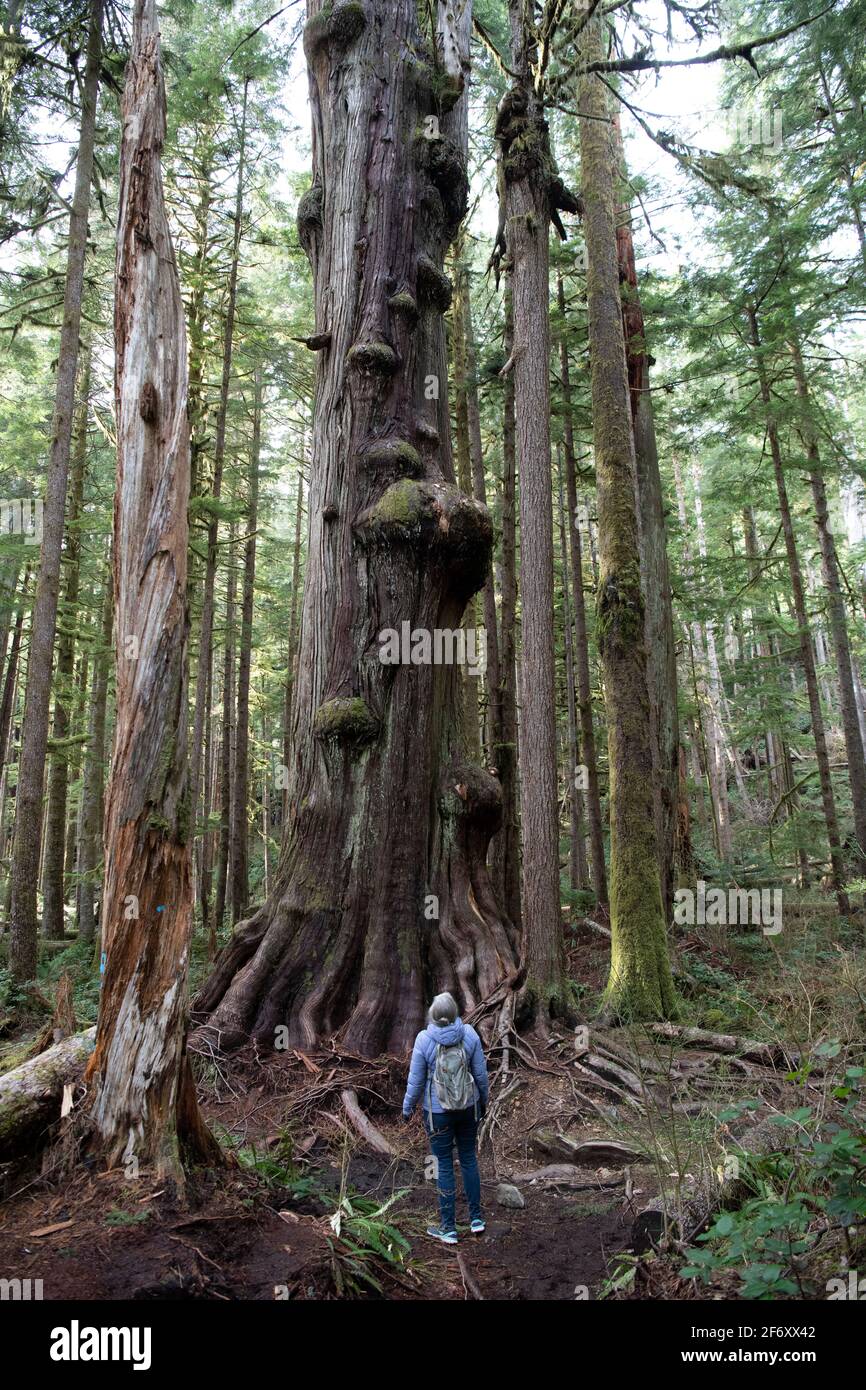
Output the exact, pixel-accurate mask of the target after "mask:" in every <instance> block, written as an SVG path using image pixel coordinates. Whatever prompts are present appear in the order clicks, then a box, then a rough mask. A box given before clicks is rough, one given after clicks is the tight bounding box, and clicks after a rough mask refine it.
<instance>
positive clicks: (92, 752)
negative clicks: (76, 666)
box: [76, 570, 114, 941]
mask: <svg viewBox="0 0 866 1390" xmlns="http://www.w3.org/2000/svg"><path fill="white" fill-rule="evenodd" d="M113 625H114V594H113V592H112V580H111V571H110V570H109V573H108V574H107V575H106V580H105V597H104V599H103V603H102V624H101V632H100V636H99V648H98V651H97V652H96V655H95V657H94V666H95V673H94V681H93V703H92V705H91V707H90V729H89V734H90V738H89V740H88V748H87V757H86V759H85V764H84V786H83V788H82V792H81V800H82V808H81V846H80V853H79V859H78V874H79V877H78V891H77V895H76V897H77V911H76V916H77V919H78V936H79V939H80V940H81V941H93V939H94V937H95V935H96V925H97V919H96V911H95V897H96V882H95V880H96V870H97V865H98V863H99V858H100V848H101V831H102V823H101V822H102V805H103V779H104V776H105V725H106V715H107V711H108V677H109V657H110V653H111V633H112V628H113ZM101 900H102V894H100V901H101Z"/></svg>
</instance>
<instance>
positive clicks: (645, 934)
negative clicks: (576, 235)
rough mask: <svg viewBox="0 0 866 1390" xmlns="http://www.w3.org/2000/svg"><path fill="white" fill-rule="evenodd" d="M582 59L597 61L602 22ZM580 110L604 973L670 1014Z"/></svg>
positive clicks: (591, 189) (643, 703)
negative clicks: (606, 799) (603, 770)
mask: <svg viewBox="0 0 866 1390" xmlns="http://www.w3.org/2000/svg"><path fill="white" fill-rule="evenodd" d="M582 56H583V58H584V59H585V61H587V62H592V61H598V60H600V59H603V57H604V53H603V46H602V28H601V21H600V20H599V19H597V18H593V19H591V20H590V21H589V23H588V24H587V26H586V29H585V31H584V42H583V46H582ZM578 97H579V99H578V106H579V109H580V111H581V113H582V117H581V121H580V148H581V167H582V176H583V201H584V207H585V229H586V246H587V254H588V260H589V267H588V273H587V296H588V307H589V335H590V337H589V341H590V361H591V365H592V418H593V437H594V441H595V460H596V479H597V489H598V546H599V588H598V600H597V603H598V634H599V647H600V651H601V659H602V669H603V673H604V686H605V703H606V709H607V729H608V760H609V766H610V859H611V866H610V917H611V969H610V978H609V981H608V986H607V990H606V994H605V1006H606V1008H607V1009H608V1011H609V1012H610V1013H611V1014H613V1015H616V1016H622V1017H628V1018H638V1019H640V1018H668V1017H670V1016H671V1015H672V1014H674V1013H675V1012H676V1009H677V1001H676V996H675V993H674V987H673V980H672V977H671V969H670V961H669V959H668V950H667V937H666V931H665V912H664V904H663V902H662V895H661V884H660V879H659V869H658V854H657V846H656V833H655V807H654V798H653V786H652V773H653V744H652V724H651V718H650V696H649V688H648V684H647V655H646V630H645V605H644V596H643V592H642V586H641V566H640V540H639V532H638V522H637V514H636V492H635V488H636V476H635V472H636V469H635V456H634V440H633V435H632V418H631V403H630V400H629V388H628V379H627V376H626V358H625V341H624V337H623V324H622V313H621V304H620V289H619V269H618V264H617V249H616V220H615V214H614V207H615V203H614V171H615V159H614V152H613V148H612V140H611V132H610V113H609V110H608V102H607V89H606V88H605V87H604V85H603V84H602V82H601V81H600V79H599V78H598V77H597V76H595V75H587V76H584V77H582V78H581V80H580V84H579V93H578Z"/></svg>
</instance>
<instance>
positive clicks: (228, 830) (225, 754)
mask: <svg viewBox="0 0 866 1390" xmlns="http://www.w3.org/2000/svg"><path fill="white" fill-rule="evenodd" d="M228 553H229V561H228V574H227V576H226V624H225V643H224V646H223V721H222V722H223V739H222V748H221V750H220V780H219V798H220V828H219V845H218V849H217V879H216V892H215V895H214V930H215V931H219V930H220V928H221V927H222V924H223V918H224V917H225V908H226V897H227V896H228V893H227V890H228V883H229V869H230V860H231V848H232V791H233V787H232V766H233V762H234V751H235V596H236V593H237V569H236V567H235V523H234V522H232V524H231V528H230V530H229V547H228Z"/></svg>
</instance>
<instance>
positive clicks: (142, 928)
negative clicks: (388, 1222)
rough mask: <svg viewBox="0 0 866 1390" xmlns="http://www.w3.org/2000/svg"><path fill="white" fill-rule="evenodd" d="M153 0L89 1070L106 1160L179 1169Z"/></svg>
mask: <svg viewBox="0 0 866 1390" xmlns="http://www.w3.org/2000/svg"><path fill="white" fill-rule="evenodd" d="M164 138H165V86H164V82H163V77H162V64H161V60H160V42H159V28H158V24H157V18H156V4H155V0H136V4H135V8H134V11H133V34H132V50H131V54H130V60H129V64H128V66H127V71H126V82H125V85H124V93H123V139H122V145H121V157H120V197H119V207H118V226H117V263H116V278H117V294H116V299H115V353H116V366H115V373H116V376H115V395H116V409H117V495H116V505H115V532H114V585H115V598H116V609H117V725H116V730H115V740H114V755H113V758H112V767H111V781H110V783H109V788H108V803H107V811H106V828H105V851H106V856H105V896H104V911H103V923H104V929H103V951H104V957H105V971H104V976H103V983H102V993H101V996H100V1005H99V1019H98V1023H97V1030H96V1047H95V1050H94V1053H93V1056H92V1058H91V1060H90V1063H89V1065H88V1069H87V1079H88V1083H89V1086H90V1092H91V1110H90V1115H91V1119H92V1121H93V1124H94V1126H95V1130H96V1142H97V1146H98V1147H99V1148H100V1149H101V1151H102V1153H103V1154H104V1156H105V1158H106V1159H107V1161H108V1163H109V1166H114V1165H115V1164H117V1163H120V1162H122V1163H123V1164H124V1165H126V1167H127V1169H128V1170H129V1168H130V1166H131V1165H134V1164H140V1165H141V1166H145V1167H148V1168H152V1169H153V1170H154V1176H155V1177H156V1179H157V1180H160V1179H162V1178H163V1177H165V1176H169V1177H172V1178H174V1179H176V1180H178V1181H182V1162H183V1159H184V1157H187V1158H192V1157H199V1158H201V1157H205V1158H211V1159H216V1158H217V1157H218V1153H219V1150H218V1146H217V1145H216V1143H215V1141H214V1140H213V1139H212V1138H211V1136H210V1134H209V1133H208V1131H207V1129H206V1128H205V1126H204V1123H203V1121H202V1119H201V1116H200V1114H199V1111H198V1105H197V1101H196V1096H195V1086H194V1083H193V1080H192V1073H191V1071H190V1069H189V1063H188V1060H187V1058H186V1054H185V1045H184V1033H185V1012H186V981H187V967H188V960H189V939H190V930H191V926H192V891H191V880H190V828H191V827H190V803H189V785H188V779H187V774H188V765H187V730H186V722H187V638H188V627H189V622H188V612H187V603H186V576H187V557H188V549H189V525H188V520H187V507H188V505H189V419H188V415H187V363H186V330H185V325H184V314H183V304H182V301H181V296H180V285H179V283H178V277H177V267H176V265H175V259H174V248H173V247H172V244H171V237H170V234H169V229H168V223H167V221H166V215H165V202H164V197H163V188H162V173H161V168H160V156H161V152H162V145H163V140H164Z"/></svg>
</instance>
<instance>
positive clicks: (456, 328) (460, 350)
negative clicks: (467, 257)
mask: <svg viewBox="0 0 866 1390" xmlns="http://www.w3.org/2000/svg"><path fill="white" fill-rule="evenodd" d="M461 242H462V239H461ZM459 250H462V245H461V243H458V251H459ZM452 264H453V268H454V272H455V276H454V280H455V283H454V298H453V301H452V304H451V333H450V343H451V363H452V373H451V376H452V381H453V382H454V460H455V465H456V470H455V471H456V474H457V482H458V484H459V485H460V487H461V488H462V490H463V491H464V492H465V493H466V496H467V497H472V496H473V495H474V493H473V489H472V462H471V460H470V457H469V408H468V403H467V390H466V370H467V369H466V318H465V314H464V311H463V296H464V294H465V293H466V288H467V287H466V278H465V276H464V273H463V263H462V261H461V258H460V254H455V256H454V257H453V262H452ZM477 626H478V601H477V599H476V598H475V596H474V595H473V597H472V598H471V599H470V600H469V602H468V603H467V605H466V609H465V612H464V614H463V628H464V631H466V632H470V631H475V630H476V629H477ZM459 698H460V717H461V728H462V734H463V738H462V742H463V747H464V749H465V752H466V756H467V757H468V758H470V759H471V760H472V761H473V762H480V761H481V733H482V731H481V718H480V712H479V705H478V678H477V676H471V675H470V674H469V672H468V671H467V670H466V668H465V667H464V668H463V670H462V671H461V672H460V696H459Z"/></svg>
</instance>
